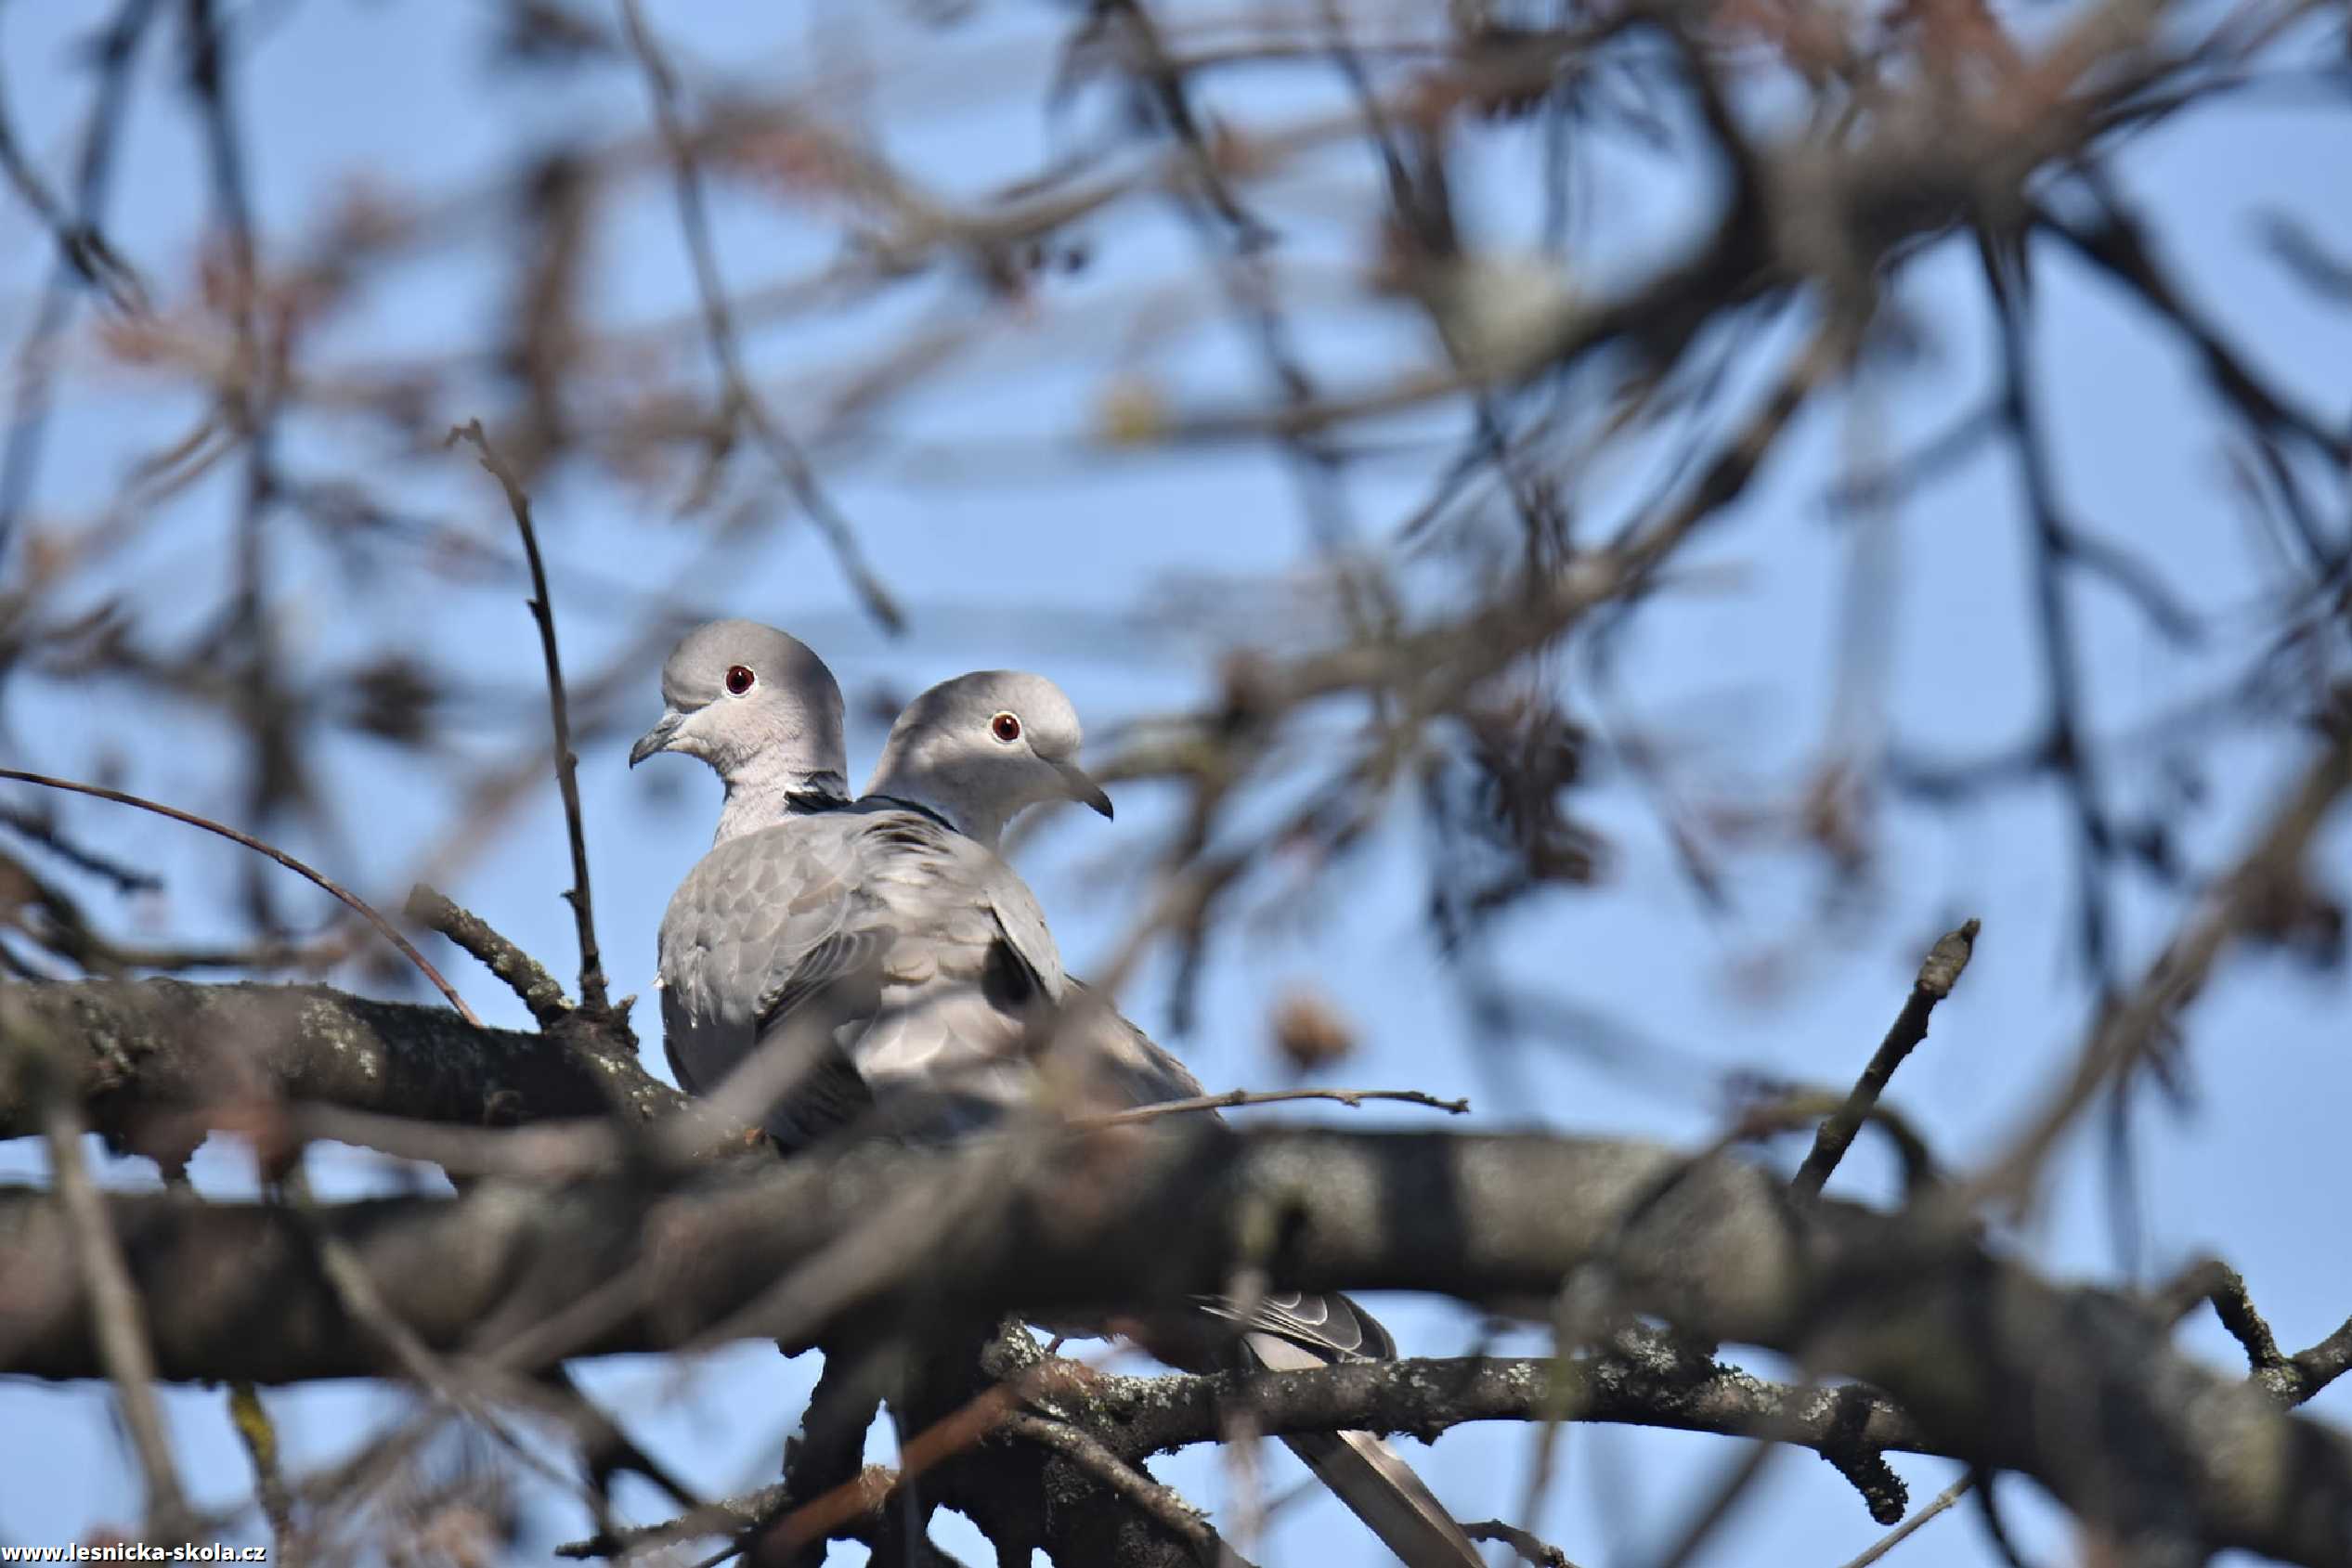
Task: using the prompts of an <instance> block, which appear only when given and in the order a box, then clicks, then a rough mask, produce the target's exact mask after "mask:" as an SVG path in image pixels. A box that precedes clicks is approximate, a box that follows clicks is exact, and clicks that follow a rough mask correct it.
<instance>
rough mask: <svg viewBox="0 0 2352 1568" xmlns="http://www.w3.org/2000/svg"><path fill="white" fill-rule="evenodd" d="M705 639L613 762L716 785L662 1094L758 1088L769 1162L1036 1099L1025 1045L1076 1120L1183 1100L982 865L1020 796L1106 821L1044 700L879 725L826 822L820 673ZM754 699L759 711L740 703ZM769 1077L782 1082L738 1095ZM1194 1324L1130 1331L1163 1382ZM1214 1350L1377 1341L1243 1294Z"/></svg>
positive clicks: (1447, 1542)
mask: <svg viewBox="0 0 2352 1568" xmlns="http://www.w3.org/2000/svg"><path fill="white" fill-rule="evenodd" d="M721 625H722V626H731V629H729V630H727V631H724V632H721V631H720V630H719V629H718V628H704V629H703V630H702V631H699V632H696V633H695V634H694V635H693V636H691V637H689V638H688V639H687V640H686V641H685V642H684V643H682V644H681V645H680V648H679V651H678V653H677V654H673V655H672V656H671V660H670V662H669V665H667V666H665V667H664V671H663V693H664V696H665V697H666V698H667V699H668V702H669V711H667V712H665V714H664V715H663V719H662V721H661V724H660V725H658V726H656V729H655V731H654V732H652V733H651V734H649V735H648V736H647V737H646V738H645V740H644V741H643V742H641V743H640V744H639V747H638V749H637V751H636V752H633V753H632V761H633V760H636V759H638V758H642V757H643V756H650V755H652V753H653V752H655V751H658V750H683V751H687V752H689V753H690V754H691V755H695V756H699V757H702V758H705V759H706V760H708V761H709V762H710V763H711V764H712V766H713V767H714V768H717V769H718V770H719V771H720V772H721V777H722V778H724V779H725V780H726V781H727V785H728V792H727V807H728V809H727V811H726V812H725V813H722V819H721V832H720V834H719V839H718V842H717V843H716V844H715V845H714V846H713V848H712V849H711V850H710V852H709V853H708V855H706V856H705V857H704V858H703V860H702V862H701V863H699V864H698V865H696V866H695V869H694V871H693V872H692V873H691V874H689V875H688V876H687V878H686V880H685V881H684V882H683V883H682V884H681V886H680V888H679V889H678V892H677V894H676V895H675V896H674V897H673V898H672V899H671V901H670V904H669V911H668V913H667V914H665V916H664V918H663V921H662V930H661V987H662V1021H663V1028H664V1034H665V1044H666V1047H667V1049H668V1050H669V1053H670V1060H671V1064H672V1068H673V1070H675V1071H677V1073H678V1076H679V1081H680V1082H681V1084H682V1086H684V1087H687V1088H688V1089H689V1090H695V1091H698V1092H699V1091H700V1090H701V1089H702V1088H703V1086H706V1085H715V1084H717V1083H718V1082H719V1081H720V1079H721V1078H722V1077H725V1076H727V1075H729V1074H730V1073H733V1072H734V1071H735V1069H739V1068H740V1069H744V1070H743V1071H742V1072H741V1073H740V1074H739V1075H738V1077H739V1078H748V1079H751V1080H753V1081H754V1082H755V1084H760V1083H762V1082H764V1085H765V1086H764V1088H760V1089H759V1090H758V1092H756V1093H754V1094H752V1095H749V1096H747V1097H748V1098H749V1099H750V1100H751V1101H752V1102H753V1105H754V1114H761V1113H764V1121H765V1123H766V1125H767V1127H768V1129H769V1131H770V1132H771V1133H772V1134H773V1135H774V1136H775V1137H776V1138H777V1140H778V1141H779V1142H780V1143H782V1144H784V1145H785V1146H786V1147H787V1148H789V1147H801V1146H803V1145H805V1144H807V1143H809V1142H812V1141H813V1140H815V1139H817V1138H820V1137H823V1136H825V1135H826V1134H830V1133H833V1132H837V1131H839V1130H842V1129H844V1128H847V1127H851V1126H853V1125H863V1126H866V1127H875V1126H877V1125H878V1127H879V1128H880V1129H881V1130H882V1131H885V1132H886V1133H888V1134H892V1135H898V1136H933V1135H953V1134H960V1133H963V1132H967V1131H970V1130H974V1129H977V1128H979V1127H982V1126H986V1125H988V1124H990V1123H992V1122H994V1121H1001V1120H1003V1119H1004V1118H1006V1117H1007V1114H1008V1113H1016V1112H1019V1111H1021V1110H1024V1109H1028V1108H1033V1103H1034V1101H1035V1100H1036V1099H1037V1097H1038V1092H1039V1090H1040V1088H1041V1086H1042V1085H1043V1083H1044V1082H1045V1078H1044V1077H1041V1076H1040V1074H1039V1073H1038V1071H1037V1064H1036V1063H1035V1062H1034V1061H1033V1053H1034V1051H1035V1049H1036V1047H1037V1046H1038V1045H1039V1044H1041V1043H1046V1042H1049V1041H1050V1042H1052V1043H1053V1045H1054V1058H1055V1059H1054V1061H1053V1063H1052V1064H1051V1068H1053V1069H1059V1068H1061V1067H1063V1066H1064V1065H1065V1064H1067V1065H1070V1066H1074V1067H1076V1068H1078V1069H1081V1070H1079V1071H1077V1072H1076V1073H1074V1074H1069V1073H1063V1072H1058V1071H1051V1070H1050V1069H1049V1073H1048V1076H1051V1077H1054V1078H1055V1079H1057V1080H1058V1081H1062V1082H1068V1081H1070V1080H1072V1079H1073V1078H1074V1080H1075V1082H1076V1083H1077V1085H1078V1087H1079V1092H1080V1095H1081V1096H1082V1097H1083V1098H1085V1099H1086V1100H1088V1101H1091V1102H1094V1103H1098V1104H1100V1103H1112V1104H1116V1103H1129V1104H1137V1103H1152V1102H1157V1101H1163V1100H1167V1099H1172V1098H1183V1097H1188V1096H1190V1095H1197V1094H1198V1093H1200V1085H1199V1083H1198V1082H1197V1081H1195V1080H1194V1079H1193V1078H1192V1076H1191V1074H1190V1073H1189V1072H1187V1071H1186V1070H1185V1069H1184V1067H1183V1065H1182V1064H1181V1063H1179V1062H1177V1061H1176V1058H1175V1057H1173V1056H1169V1055H1168V1054H1167V1053H1166V1052H1165V1051H1163V1050H1162V1049H1161V1048H1160V1047H1159V1046H1157V1045H1155V1044H1153V1043H1151V1042H1150V1040H1149V1039H1148V1038H1146V1037H1145V1036H1144V1035H1143V1034H1142V1032H1141V1031H1140V1030H1137V1029H1135V1027H1134V1026H1133V1025H1131V1024H1129V1023H1127V1022H1126V1020H1125V1019H1124V1018H1122V1017H1119V1016H1118V1014H1117V1013H1116V1011H1115V1010H1113V1009H1112V1008H1111V1007H1110V1006H1109V1005H1108V1004H1107V1003H1104V1002H1102V1001H1101V1000H1100V999H1099V998H1098V997H1095V996H1094V995H1093V993H1092V992H1088V991H1084V989H1083V988H1079V987H1076V986H1075V985H1074V982H1071V981H1069V980H1068V979H1067V978H1065V976H1064V975H1063V973H1062V970H1061V963H1060V957H1059V952H1058V951H1057V950H1056V948H1055V945H1054V942H1053V939H1052V936H1051V934H1050V933H1049V932H1048V931H1047V929H1046V922H1045V918H1044V915H1043V914H1042V913H1041V911H1040V910H1039V908H1038V906H1037V902H1036V900H1035V898H1034V896H1033V894H1032V893H1031V892H1030V890H1029V888H1028V887H1027V885H1026V884H1025V883H1023V882H1022V881H1021V879H1020V876H1019V875H1016V874H1015V873H1014V872H1013V871H1012V870H1011V868H1010V867H1008V866H1007V865H1006V864H1005V862H1003V861H1002V860H1001V859H999V858H998V857H997V856H996V854H995V853H994V841H995V839H996V838H997V836H998V835H999V834H1001V832H1002V831H1003V829H1004V827H1005V825H1006V824H1007V823H1008V822H1010V821H1011V819H1012V818H1013V816H1014V815H1015V814H1016V813H1017V812H1019V811H1020V810H1023V809H1025V808H1026V807H1028V806H1030V805H1033V804H1036V803H1038V802H1040V801H1043V800H1046V799H1050V798H1057V797H1070V798H1074V799H1078V800H1082V801H1084V802H1085V803H1087V804H1089V805H1092V806H1094V807H1095V808H1096V809H1097V810H1100V811H1101V812H1102V813H1103V814H1104V815H1106V816H1108V815H1110V813H1111V804H1110V801H1109V799H1108V798H1107V797H1105V796H1104V795H1103V793H1102V791H1101V789H1100V788H1099V787H1098V785H1096V784H1095V783H1094V782H1093V781H1092V780H1091V779H1089V778H1087V777H1086V775H1085V773H1084V772H1083V771H1080V770H1079V769H1078V767H1077V764H1076V754H1077V749H1078V741H1079V728H1078V720H1077V716H1076V714H1075V713H1074V712H1073V711H1072V709H1071V706H1070V704H1069V701H1068V699H1067V698H1066V697H1064V696H1063V695H1062V693H1060V691H1059V689H1058V688H1056V687H1054V686H1053V684H1052V683H1051V682H1050V681H1046V680H1043V679H1042V678H1041V677H1036V676H1027V675H1021V674H1019V673H1016V672H1006V671H992V672H983V673H981V674H980V675H976V676H966V677H962V678H960V679H959V680H955V681H949V682H946V683H945V684H944V685H942V686H940V687H935V688H933V689H932V690H931V691H929V692H927V693H924V694H923V695H922V696H921V697H918V698H916V701H915V702H914V703H912V704H910V705H909V706H908V708H907V711H906V712H905V713H904V714H902V715H901V717H900V719H899V722H898V723H897V724H896V725H895V726H893V728H892V731H891V735H890V744H889V745H886V747H885V748H884V753H883V758H882V762H881V765H880V767H879V768H878V769H877V772H876V775H875V780H874V783H873V784H872V785H871V786H869V789H868V792H867V796H866V797H865V798H864V799H863V800H861V801H860V802H858V803H857V804H855V805H848V806H845V805H842V804H839V803H838V801H836V800H835V799H834V798H833V797H831V796H830V795H829V794H827V793H826V792H825V790H824V789H823V788H822V787H819V786H818V784H816V783H814V782H812V781H816V780H817V779H818V775H820V774H822V773H823V772H825V769H824V768H823V767H822V765H821V764H822V762H823V761H825V760H831V759H838V757H839V755H840V739H839V712H840V707H839V698H838V688H837V687H836V686H835V685H834V683H833V680H832V677H831V675H830V674H829V672H827V671H825V667H824V666H823V664H822V663H821V662H819V661H818V660H817V659H816V657H815V655H814V654H810V653H809V652H808V651H807V650H806V649H805V648H802V647H801V646H800V645H799V643H797V642H793V641H791V640H790V639H787V638H784V637H783V634H782V633H776V632H769V631H767V628H756V627H751V626H750V625H749V623H740V622H738V623H721ZM753 633H760V634H764V635H765V636H766V637H767V638H770V639H774V640H777V641H775V642H774V643H773V646H772V648H771V650H770V653H769V654H768V663H769V664H770V665H771V666H775V667H782V666H784V665H786V664H788V665H789V666H790V667H791V670H792V672H793V673H792V674H791V676H790V677H789V682H791V683H797V684H790V683H787V679H786V677H784V676H771V675H769V674H768V673H767V672H766V671H765V670H763V669H762V668H761V667H760V666H759V665H757V664H748V665H745V664H741V662H740V661H739V659H738V657H737V652H738V651H739V650H740V649H741V648H743V647H744V646H746V645H747V644H748V643H751V642H754V641H758V639H757V638H755V637H753V636H752V634H753ZM698 640H702V641H699V642H698ZM690 650H692V653H693V656H692V657H689V656H688V655H689V652H690ZM777 651H785V652H788V653H792V654H795V655H796V656H794V657H792V658H790V659H788V660H779V659H778V658H777V657H776V656H775V654H776V652H777ZM743 670H748V671H749V672H750V673H751V675H752V677H753V679H752V680H751V681H750V682H749V683H748V684H747V685H746V684H744V683H743V682H742V681H741V680H739V679H738V678H739V675H740V674H741V672H742V671H743ZM714 672H716V680H715V681H714V678H713V674H714ZM762 681H765V682H766V683H767V686H768V688H769V690H770V699H769V701H770V703H771V705H772V706H769V707H768V708H765V709H761V708H758V707H755V706H753V705H751V704H749V703H747V702H744V701H742V700H741V699H742V698H743V697H745V696H746V695H747V694H748V693H751V692H753V691H756V690H757V689H758V688H759V687H760V682H762ZM738 685H743V686H744V689H743V691H740V692H738V691H737V690H736V688H737V687H738ZM778 688H783V689H782V690H778ZM714 690H717V691H723V692H725V693H729V694H731V695H733V696H734V697H736V698H737V699H738V700H737V701H736V702H735V703H734V704H728V703H723V702H721V701H720V700H719V698H718V697H716V696H714V695H712V694H711V693H712V692H713V691H714ZM738 725H741V726H742V727H743V730H744V731H746V732H738V729H737V726H738ZM828 726H829V727H828ZM769 747H774V748H778V755H777V756H776V757H775V758H767V757H765V756H764V755H763V750H764V748H769ZM760 811H764V813H765V815H766V817H767V819H768V820H767V823H766V825H760V816H759V815H757V814H755V813H757V812H760ZM1080 999H1083V1000H1085V1003H1086V1005H1085V1006H1084V1007H1082V1008H1077V1009H1073V1010H1071V1011H1069V1012H1067V1013H1064V1012H1062V1009H1063V1007H1064V1004H1068V1003H1071V1002H1073V1001H1077V1000H1080ZM1058 1015H1059V1016H1058ZM776 1061H782V1062H784V1063H785V1064H786V1068H785V1069H784V1070H782V1071H776V1070H774V1069H771V1070H769V1071H768V1072H767V1073H766V1074H765V1075H764V1078H763V1075H762V1074H761V1072H760V1068H761V1067H762V1066H766V1065H768V1064H770V1063H773V1062H776ZM747 1064H748V1065H747ZM1058 1086H1059V1085H1058ZM721 1093H722V1095H728V1096H732V1095H734V1093H735V1091H734V1085H733V1084H732V1083H730V1084H729V1085H727V1086H726V1087H725V1088H723V1089H722V1090H721ZM1202 1304H1203V1312H1202V1315H1200V1316H1198V1317H1192V1318H1182V1317H1181V1316H1180V1315H1179V1316H1178V1317H1176V1318H1171V1319H1170V1320H1169V1321H1168V1322H1167V1323H1166V1324H1165V1326H1164V1327H1162V1326H1159V1325H1154V1326H1150V1328H1149V1329H1148V1331H1147V1339H1148V1341H1149V1342H1150V1344H1151V1345H1152V1346H1153V1348H1154V1349H1155V1350H1157V1351H1159V1352H1160V1353H1161V1354H1163V1356H1164V1357H1165V1358H1166V1359H1169V1360H1171V1361H1172V1362H1174V1363H1176V1364H1177V1365H1184V1366H1191V1367H1195V1368H1205V1367H1208V1366H1210V1365H1213V1364H1215V1362H1216V1361H1217V1360H1218V1359H1219V1358H1220V1356H1222V1355H1224V1354H1226V1353H1228V1349H1229V1346H1230V1344H1231V1343H1232V1336H1231V1335H1230V1334H1229V1333H1217V1332H1214V1331H1212V1330H1211V1329H1210V1327H1209V1326H1210V1323H1211V1322H1212V1321H1213V1319H1214V1318H1215V1316H1217V1315H1224V1316H1227V1317H1228V1318H1229V1317H1230V1316H1231V1315H1232V1309H1231V1308H1230V1306H1229V1305H1228V1304H1227V1303H1219V1302H1204V1303H1202ZM1240 1339H1241V1344H1242V1345H1243V1346H1244V1347H1246V1354H1249V1355H1250V1356H1251V1357H1252V1358H1253V1359H1254V1360H1255V1361H1257V1362H1258V1363H1259V1364H1262V1365H1267V1366H1271V1367H1310V1366H1319V1365H1323V1364H1325V1363H1327V1362H1329V1361H1331V1360H1334V1359H1344V1358H1350V1357H1354V1356H1359V1355H1375V1356H1392V1355H1394V1354H1395V1348H1394V1345H1393V1342H1392V1341H1390V1340H1389V1338H1388V1336H1387V1334H1386V1332H1385V1331H1384V1329H1382V1328H1381V1327H1380V1326H1379V1324H1378V1323H1377V1322H1375V1321H1374V1320H1373V1319H1372V1318H1371V1316H1370V1315H1367V1314H1365V1313H1364V1312H1363V1311H1362V1309H1360V1308H1358V1307H1357V1306H1356V1305H1355V1303H1353V1302H1348V1301H1347V1300H1346V1299H1345V1298H1344V1297H1337V1296H1332V1297H1303V1296H1297V1295H1275V1296H1269V1297H1267V1299H1265V1300H1264V1301H1263V1302H1260V1303H1258V1306H1257V1308H1256V1310H1255V1311H1254V1313H1253V1314H1252V1315H1250V1316H1249V1318H1248V1319H1247V1321H1246V1322H1245V1323H1243V1324H1242V1326H1241V1335H1240ZM1285 1441H1286V1442H1288V1443H1289V1444H1290V1445H1291V1446H1292V1448H1293V1450H1294V1451H1295V1452H1297V1453H1298V1454H1299V1455H1300V1457H1301V1458H1304V1459H1306V1462H1307V1463H1308V1465H1309V1466H1310V1467H1311V1468H1313V1469H1314V1470H1315V1471H1316V1472H1317V1473H1318V1474H1319V1476H1321V1477H1322V1479H1323V1480H1324V1482H1325V1484H1327V1485H1329V1486H1330V1487H1331V1488H1332V1491H1334V1492H1335V1493H1337V1494H1338V1495H1339V1496H1340V1497H1341V1498H1342V1499H1343V1500H1345V1502H1346V1503H1347V1504H1348V1506H1349V1507H1350V1508H1351V1509H1353V1510H1355V1511H1356V1512H1357V1513H1358V1516H1359V1517H1361V1518H1363V1519H1364V1520H1365V1522H1366V1523H1369V1524H1371V1527H1372V1528H1373V1530H1374V1531H1375V1532H1376V1533H1377V1534H1379V1535H1380V1536H1381V1537H1382V1539H1383V1540H1384V1541H1385V1542H1387V1543H1388V1545H1389V1546H1390V1548H1391V1549H1392V1550H1395V1551H1396V1552H1397V1554H1398V1555H1399V1556H1400V1557H1402V1558H1403V1559H1404V1560H1405V1561H1406V1562H1409V1563H1410V1564H1412V1568H1472V1565H1475V1564H1477V1563H1478V1562H1479V1560H1478V1556H1477V1552H1476V1549H1475V1548H1474V1547H1472V1546H1471V1545H1470V1543H1469V1541H1468V1539H1467V1538H1466V1537H1465V1536H1462V1533H1461V1531H1460V1528H1459V1527H1458V1526H1456V1525H1455V1524H1454V1523H1453V1521H1452V1520H1451V1518H1450V1517H1449V1516H1448V1515H1447V1514H1446V1512H1445V1510H1444V1509H1443V1507H1442V1506H1441V1505H1440V1504H1438V1503H1437V1501H1436V1498H1435V1497H1431V1496H1430V1494H1429V1493H1428V1491H1427V1489H1426V1488H1425V1487H1423V1485H1422V1484H1421V1482H1420V1481H1419V1479H1418V1478H1417V1477H1415V1476H1414V1475H1413V1474H1412V1472H1411V1471H1410V1469H1409V1468H1407V1467H1406V1466H1405V1465H1404V1463H1403V1461H1402V1460H1401V1459H1399V1458H1397V1456H1396V1455H1395V1454H1394V1453H1393V1452H1391V1451H1390V1450H1389V1449H1388V1448H1387V1447H1386V1445H1384V1444H1382V1443H1380V1442H1379V1441H1378V1440H1377V1439H1376V1438H1373V1437H1371V1435H1370V1434H1368V1433H1362V1432H1347V1433H1341V1434H1337V1435H1332V1436H1323V1435H1319V1434H1318V1435H1306V1436H1300V1437H1294V1438H1290V1439H1286V1440H1285Z"/></svg>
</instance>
